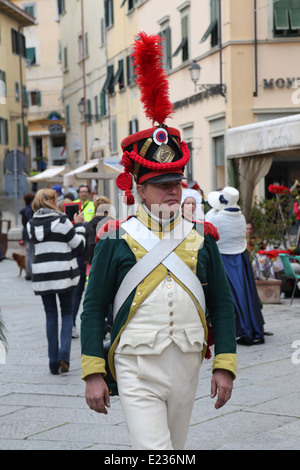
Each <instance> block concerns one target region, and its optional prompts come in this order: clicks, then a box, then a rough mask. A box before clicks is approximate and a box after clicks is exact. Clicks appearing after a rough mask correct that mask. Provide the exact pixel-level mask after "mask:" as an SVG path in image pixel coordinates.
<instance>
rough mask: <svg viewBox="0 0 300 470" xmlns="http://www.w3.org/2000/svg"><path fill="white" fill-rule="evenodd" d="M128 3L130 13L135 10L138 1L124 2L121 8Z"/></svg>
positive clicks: (129, 0)
mask: <svg viewBox="0 0 300 470" xmlns="http://www.w3.org/2000/svg"><path fill="white" fill-rule="evenodd" d="M126 2H127V3H128V11H130V10H133V8H134V7H135V4H136V3H137V2H138V0H123V2H122V4H121V8H122V7H123V6H124V5H125V3H126Z"/></svg>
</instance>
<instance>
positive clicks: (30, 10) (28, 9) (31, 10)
mask: <svg viewBox="0 0 300 470" xmlns="http://www.w3.org/2000/svg"><path fill="white" fill-rule="evenodd" d="M24 10H25V11H26V13H29V15H31V16H33V17H35V13H34V6H33V5H28V6H25V7H24Z"/></svg>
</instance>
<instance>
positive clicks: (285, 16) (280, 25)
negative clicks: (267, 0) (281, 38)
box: [274, 9, 290, 30]
mask: <svg viewBox="0 0 300 470" xmlns="http://www.w3.org/2000/svg"><path fill="white" fill-rule="evenodd" d="M274 19H275V28H276V29H278V30H288V29H290V25H289V12H288V10H287V9H285V10H274Z"/></svg>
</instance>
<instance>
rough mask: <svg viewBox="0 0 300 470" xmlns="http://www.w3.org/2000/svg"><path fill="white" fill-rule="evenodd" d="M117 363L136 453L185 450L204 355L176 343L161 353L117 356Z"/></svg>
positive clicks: (123, 405) (123, 403) (121, 400)
mask: <svg viewBox="0 0 300 470" xmlns="http://www.w3.org/2000/svg"><path fill="white" fill-rule="evenodd" d="M114 361H115V369H116V374H117V382H118V390H119V397H120V402H121V406H122V409H123V412H124V415H125V420H126V424H127V428H128V431H129V434H130V438H131V442H132V447H133V449H144V450H145V449H148V450H159V449H160V450H165V449H176V450H182V449H184V446H185V442H186V438H187V434H188V429H189V424H190V419H191V414H192V409H193V405H194V400H195V394H196V389H197V385H198V377H199V369H200V364H201V353H199V352H193V353H183V352H181V350H180V349H179V348H178V347H177V346H176V345H175V344H174V343H172V344H170V345H169V346H168V347H167V348H166V349H165V350H164V351H163V352H162V353H161V354H160V355H143V356H142V355H140V356H137V355H129V354H115V356H114Z"/></svg>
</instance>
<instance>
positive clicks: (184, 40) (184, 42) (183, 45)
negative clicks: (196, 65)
mask: <svg viewBox="0 0 300 470" xmlns="http://www.w3.org/2000/svg"><path fill="white" fill-rule="evenodd" d="M188 21H189V17H188V14H187V13H185V14H183V15H182V16H181V42H180V44H179V46H178V47H177V49H176V50H175V52H174V54H173V57H176V56H177V55H178V54H179V52H180V51H181V52H182V62H185V61H186V60H188V58H189V39H188V36H189V23H188Z"/></svg>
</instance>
